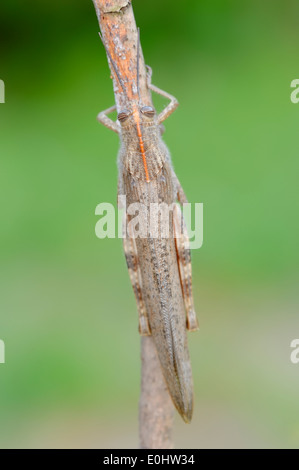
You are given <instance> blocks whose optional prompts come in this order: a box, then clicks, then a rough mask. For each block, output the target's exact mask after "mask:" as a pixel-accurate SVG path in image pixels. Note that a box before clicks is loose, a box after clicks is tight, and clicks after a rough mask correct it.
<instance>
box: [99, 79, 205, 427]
mask: <svg viewBox="0 0 299 470" xmlns="http://www.w3.org/2000/svg"><path fill="white" fill-rule="evenodd" d="M149 87H150V88H151V89H152V90H153V91H156V92H158V93H160V94H163V95H164V96H167V97H168V98H170V100H171V103H170V105H168V107H166V108H165V109H164V110H163V111H162V113H161V114H160V115H158V116H157V114H156V113H155V111H154V109H153V108H152V107H148V106H143V105H142V104H140V102H139V101H138V100H137V99H136V101H131V102H130V103H128V109H125V110H123V111H122V112H120V113H119V114H118V122H116V123H114V122H113V121H110V120H109V118H107V116H106V112H103V113H100V115H99V120H100V121H101V122H102V123H104V124H105V125H106V126H107V127H110V128H111V129H112V130H114V131H116V132H118V133H119V135H120V138H121V148H120V152H119V156H118V166H119V183H118V194H119V196H126V204H127V207H128V206H130V205H131V204H132V203H142V204H143V205H144V207H145V208H146V211H147V214H148V215H149V214H150V208H151V204H159V203H162V202H163V203H166V204H167V205H169V206H171V205H173V204H174V203H175V202H176V201H177V200H179V201H180V202H181V203H183V202H187V201H186V198H185V195H184V192H183V190H182V188H181V186H180V184H179V182H178V179H177V177H176V175H175V173H174V170H173V168H172V164H171V159H170V155H169V152H168V149H167V147H166V145H165V144H164V142H163V141H162V138H161V126H160V124H161V123H162V121H163V120H164V119H166V117H168V115H169V114H170V113H171V112H172V111H173V110H174V109H175V108H176V107H177V101H176V100H175V98H173V97H172V96H171V95H168V94H167V93H165V92H162V91H161V90H159V89H158V88H156V87H154V86H153V85H151V84H150V83H149ZM112 109H113V108H111V109H109V110H108V111H111V110H112ZM107 120H109V122H108V121H107ZM126 217H127V222H130V218H131V216H129V215H128V214H127V215H126ZM180 222H181V214H180V210H179V208H178V207H177V206H176V205H174V207H173V211H172V212H170V217H169V220H168V223H169V236H168V237H164V236H162V234H161V233H158V235H156V236H151V233H148V235H147V236H146V237H145V238H140V237H137V238H134V236H133V234H132V233H130V230H129V231H128V232H129V233H127V237H126V238H125V239H124V250H125V254H126V259H127V265H128V269H129V274H130V278H131V282H132V286H133V290H134V293H135V296H136V301H137V307H138V312H139V331H140V334H142V335H149V334H152V336H153V339H154V342H155V346H156V349H157V353H158V356H159V360H160V363H161V367H162V370H163V374H164V378H165V380H166V383H167V386H168V389H169V393H170V395H171V397H172V400H173V403H174V405H175V406H176V408H177V410H178V411H179V413H180V414H181V416H182V417H183V419H184V420H185V421H186V422H189V421H190V420H191V417H192V409H193V383H192V372H191V364H190V359H189V351H188V345H187V332H186V327H187V328H188V329H190V330H196V329H197V328H198V326H197V320H196V315H195V312H194V307H193V297H192V281H191V264H190V252H189V248H188V237H187V233H186V231H184V232H183V233H180V225H181V224H180ZM159 223H161V222H159V219H157V224H159ZM174 233H176V235H177V238H175V237H174Z"/></svg>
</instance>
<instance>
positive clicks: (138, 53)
mask: <svg viewBox="0 0 299 470" xmlns="http://www.w3.org/2000/svg"><path fill="white" fill-rule="evenodd" d="M139 50H140V28H138V29H137V61H136V62H137V93H138V99H139V102H140V90H139V56H140V52H139Z"/></svg>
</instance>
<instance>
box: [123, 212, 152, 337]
mask: <svg viewBox="0 0 299 470" xmlns="http://www.w3.org/2000/svg"><path fill="white" fill-rule="evenodd" d="M125 220H127V221H128V216H127V215H125V216H124V219H123V223H125ZM123 245H124V252H125V257H126V261H127V266H128V271H129V276H130V280H131V284H132V287H133V291H134V294H135V297H136V302H137V309H138V316H139V333H140V335H141V336H149V335H150V334H151V331H150V327H149V322H148V316H147V312H146V307H145V302H144V299H143V293H142V292H143V291H142V279H141V272H140V267H139V261H138V254H137V248H136V243H135V239H134V237H133V236H132V234H127V233H126V237H125V238H124V239H123Z"/></svg>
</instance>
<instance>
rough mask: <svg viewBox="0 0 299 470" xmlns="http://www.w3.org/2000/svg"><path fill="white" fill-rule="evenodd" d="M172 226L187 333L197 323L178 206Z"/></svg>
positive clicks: (186, 234) (188, 252)
mask: <svg viewBox="0 0 299 470" xmlns="http://www.w3.org/2000/svg"><path fill="white" fill-rule="evenodd" d="M173 225H174V231H175V244H176V252H177V259H178V266H179V273H180V280H181V286H182V292H183V298H184V304H185V309H186V316H187V329H188V330H189V331H196V330H198V328H199V327H198V321H197V317H196V313H195V309H194V303H193V294H192V269H191V255H190V248H189V237H188V232H187V228H186V226H185V223H184V220H183V216H182V212H181V210H180V208H179V207H178V205H175V206H174V211H173Z"/></svg>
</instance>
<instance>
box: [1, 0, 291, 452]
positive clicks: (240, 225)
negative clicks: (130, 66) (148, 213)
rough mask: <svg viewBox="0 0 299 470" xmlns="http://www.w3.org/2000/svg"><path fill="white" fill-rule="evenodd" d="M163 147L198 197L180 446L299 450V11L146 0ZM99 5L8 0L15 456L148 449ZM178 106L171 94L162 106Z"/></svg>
mask: <svg viewBox="0 0 299 470" xmlns="http://www.w3.org/2000/svg"><path fill="white" fill-rule="evenodd" d="M133 5H134V11H135V17H136V20H137V23H138V25H139V26H140V28H141V40H142V46H143V52H144V56H145V59H146V62H147V63H148V64H150V65H151V66H152V67H153V70H154V76H153V82H154V83H155V84H156V85H158V86H159V87H161V88H163V89H166V90H167V91H169V92H170V93H172V94H174V95H175V96H177V98H178V100H179V102H180V107H179V109H178V111H177V112H176V113H175V114H174V115H173V116H172V117H171V118H170V119H169V120H168V121H167V122H166V133H165V140H166V142H167V144H168V146H169V148H170V150H171V151H172V157H173V162H174V166H175V169H176V172H177V174H178V176H179V178H180V180H181V182H182V184H183V187H184V188H185V191H186V193H187V195H188V197H189V199H190V201H192V202H203V203H204V244H203V247H202V248H201V249H199V250H196V251H193V253H192V255H193V271H194V290H195V302H196V307H197V312H198V316H199V320H200V326H201V330H200V331H199V333H196V334H191V335H189V339H190V350H191V357H192V364H193V372H194V381H195V390H196V399H195V412H194V420H193V422H192V424H191V425H189V426H187V425H185V424H184V423H183V422H182V421H181V420H180V418H179V417H176V425H175V442H176V446H177V447H181V448H187V447H191V448H192V447H193V448H197V447H200V448H201V447H224V448H226V447H298V446H299V445H298V444H299V399H298V396H299V395H298V391H299V364H297V365H294V364H292V363H291V361H290V353H291V348H290V342H291V340H292V339H294V338H298V337H299V319H298V277H299V273H298V262H299V259H298V258H299V256H298V253H299V250H298V232H299V230H298V228H299V227H298V208H299V207H298V206H299V204H298V202H299V198H298V169H299V168H298V166H299V165H298V119H299V104H297V105H296V104H293V103H291V101H290V93H291V88H290V83H291V81H292V80H293V79H295V78H299V66H298V41H299V33H298V14H299V3H298V1H295V0H294V1H290V0H287V1H284V2H283V1H275V0H266V1H263V2H261V1H260V0H245V1H242V2H240V1H239V0H226V1H223V0H222V1H220V0H214V1H213V2H211V1H210V0H204V1H201V0H200V1H199V0H191V1H189V2H187V3H186V5H185V6H184V7H182V2H174V1H170V0H164V1H163V2H161V1H160V0H152V1H151V2H142V1H140V0H139V1H138V0H135V1H134V2H133ZM98 30H99V28H98V24H97V19H96V15H95V12H94V9H93V4H92V1H91V0H90V1H85V0H64V1H61V0H51V1H49V0H47V1H46V0H45V1H43V2H37V1H33V0H27V1H26V2H23V1H21V0H15V1H14V2H12V1H9V0H2V1H1V6H0V37H1V41H0V78H1V79H3V80H4V81H5V85H6V103H5V104H2V105H0V120H1V121H0V154H1V173H0V191H1V222H0V223H1V230H0V240H1V243H0V247H1V248H0V250H1V262H0V338H1V339H3V340H4V341H5V345H6V363H5V364H0V446H1V447H12V448H15V447H101V448H113V447H115V448H117V447H121V448H124V447H136V446H137V443H138V440H137V429H138V426H137V425H138V396H139V381H140V360H139V346H140V340H139V336H138V333H137V312H136V305H135V300H134V296H133V292H132V288H131V285H130V281H129V278H128V274H127V269H126V265H125V261H124V256H123V253H122V246H121V241H120V240H118V239H116V240H111V239H109V240H108V239H105V240H99V239H97V238H96V236H95V232H94V227H95V223H96V221H97V219H98V217H96V216H95V207H96V205H97V204H99V203H100V202H103V201H108V202H113V203H114V202H115V201H116V185H117V168H116V155H117V150H118V146H119V143H118V139H117V136H116V135H115V134H113V133H112V132H110V131H108V130H107V129H105V128H104V127H102V126H101V125H100V124H98V123H97V121H96V115H97V113H98V112H99V111H100V110H102V109H104V108H107V107H108V106H110V105H112V104H113V92H112V84H111V80H110V79H109V70H108V66H107V61H106V56H105V53H104V49H103V46H102V44H101V42H100V40H99V37H98V34H97V33H98ZM164 104H165V103H164V101H163V100H159V99H158V100H157V106H158V107H161V106H163V105H164Z"/></svg>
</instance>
